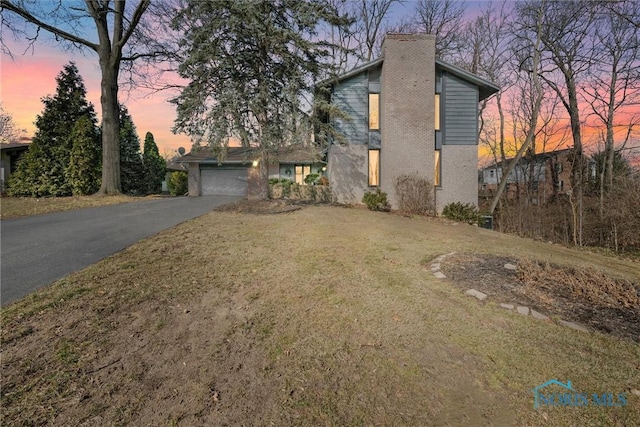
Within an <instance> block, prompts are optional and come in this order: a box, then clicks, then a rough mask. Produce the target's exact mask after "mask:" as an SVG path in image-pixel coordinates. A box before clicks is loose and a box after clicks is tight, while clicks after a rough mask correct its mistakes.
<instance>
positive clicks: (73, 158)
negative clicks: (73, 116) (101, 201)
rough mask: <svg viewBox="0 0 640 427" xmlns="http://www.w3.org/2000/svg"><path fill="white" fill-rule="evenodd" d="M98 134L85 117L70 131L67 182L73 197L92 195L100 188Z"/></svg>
mask: <svg viewBox="0 0 640 427" xmlns="http://www.w3.org/2000/svg"><path fill="white" fill-rule="evenodd" d="M101 148H102V147H101V145H100V132H97V130H96V127H95V125H94V124H93V123H91V121H90V120H89V119H88V118H87V117H80V118H79V119H78V120H77V121H76V123H75V125H74V126H73V130H72V131H71V154H70V158H69V167H68V168H67V182H68V183H69V185H70V186H71V192H72V193H73V195H74V196H83V195H87V194H93V193H95V192H97V191H98V189H99V188H100V175H101V155H102V149H101Z"/></svg>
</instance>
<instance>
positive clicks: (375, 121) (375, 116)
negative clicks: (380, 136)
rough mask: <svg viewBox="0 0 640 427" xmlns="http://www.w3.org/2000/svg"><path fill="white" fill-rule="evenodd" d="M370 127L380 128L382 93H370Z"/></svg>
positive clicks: (372, 128) (373, 128) (371, 128)
mask: <svg viewBox="0 0 640 427" xmlns="http://www.w3.org/2000/svg"><path fill="white" fill-rule="evenodd" d="M369 129H370V130H380V94H379V93H370V94H369Z"/></svg>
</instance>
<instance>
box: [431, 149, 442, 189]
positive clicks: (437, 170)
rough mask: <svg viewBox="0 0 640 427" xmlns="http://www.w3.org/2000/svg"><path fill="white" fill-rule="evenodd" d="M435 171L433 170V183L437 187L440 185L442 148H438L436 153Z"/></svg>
mask: <svg viewBox="0 0 640 427" xmlns="http://www.w3.org/2000/svg"><path fill="white" fill-rule="evenodd" d="M434 166H435V167H434V171H433V185H435V186H436V187H440V185H441V183H440V170H441V169H440V167H441V165H440V150H436V154H435V162H434Z"/></svg>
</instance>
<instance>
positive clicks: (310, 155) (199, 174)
mask: <svg viewBox="0 0 640 427" xmlns="http://www.w3.org/2000/svg"><path fill="white" fill-rule="evenodd" d="M320 157H321V154H320V152H319V151H318V149H317V147H315V146H290V147H282V148H281V149H280V150H279V151H278V152H276V153H273V154H272V155H271V157H270V158H269V159H268V160H267V165H268V176H269V178H276V179H282V178H285V179H289V180H291V181H294V180H295V181H296V182H300V183H301V182H303V181H304V178H305V176H307V175H309V174H313V173H315V174H318V175H321V174H322V173H323V172H322V171H323V164H321V163H319V162H318V159H319V158H320ZM258 158H259V153H258V150H256V149H254V148H242V147H229V148H227V152H226V153H225V155H224V156H220V155H219V153H217V150H214V149H212V148H210V147H200V148H198V149H195V150H192V151H191V152H190V153H188V154H186V155H184V156H182V157H181V158H179V159H178V160H176V162H177V163H179V164H183V165H186V166H187V169H188V180H189V196H192V197H193V196H213V195H226V196H239V197H251V194H250V192H255V191H256V188H257V187H258V186H257V185H256V183H257V178H256V177H257V173H255V172H257V171H258V169H257V168H255V167H254V166H253V165H254V162H255V161H256V160H258ZM250 184H252V185H250ZM256 194H257V193H256Z"/></svg>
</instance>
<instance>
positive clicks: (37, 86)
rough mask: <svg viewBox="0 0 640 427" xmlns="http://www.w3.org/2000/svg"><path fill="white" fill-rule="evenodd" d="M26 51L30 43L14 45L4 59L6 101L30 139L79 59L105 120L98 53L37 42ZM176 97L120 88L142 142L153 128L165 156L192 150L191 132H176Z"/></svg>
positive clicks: (0, 86)
mask: <svg viewBox="0 0 640 427" xmlns="http://www.w3.org/2000/svg"><path fill="white" fill-rule="evenodd" d="M23 52H24V46H20V45H15V44H14V47H12V53H13V54H14V58H13V59H11V58H9V57H8V56H5V55H3V56H1V57H0V62H1V63H0V100H1V102H2V107H3V109H4V110H5V111H6V112H7V113H9V114H10V115H11V116H12V117H13V120H14V122H15V124H16V126H17V127H18V129H25V130H26V136H28V137H32V136H33V134H34V132H35V126H34V122H35V120H36V116H37V115H38V114H41V113H42V110H43V108H44V105H43V104H42V101H41V99H42V98H43V97H45V96H47V95H54V94H55V92H56V80H55V78H56V76H57V75H58V74H59V73H60V72H61V71H62V67H63V66H64V65H66V64H67V63H69V61H74V62H75V64H76V66H77V67H78V70H79V72H80V75H81V76H82V78H83V80H84V84H85V87H86V89H87V99H88V100H89V102H91V103H93V105H94V108H95V109H96V113H97V115H98V120H100V70H99V69H98V58H97V55H95V54H92V53H91V52H87V53H85V54H82V53H80V52H78V51H63V50H61V49H60V48H58V47H55V46H51V45H49V44H47V43H44V42H43V43H37V44H36V45H35V47H34V49H33V50H29V51H27V52H26V53H23ZM172 96H175V93H173V94H171V93H156V94H150V93H149V91H144V90H141V89H140V90H136V91H132V92H127V91H125V90H123V89H120V93H119V99H120V102H121V103H122V104H124V105H126V107H127V109H128V110H129V114H130V115H131V117H132V118H133V122H134V124H135V125H136V128H137V131H138V135H139V137H140V144H141V145H142V144H143V142H144V136H145V134H146V133H147V132H151V133H152V134H153V136H154V139H155V141H156V144H157V145H158V149H159V150H160V154H161V155H164V154H169V155H173V154H174V153H175V152H176V150H177V149H178V147H184V148H185V149H187V151H188V150H189V149H190V148H191V140H190V138H189V137H188V136H186V135H174V134H173V133H172V132H171V127H172V126H173V121H174V120H175V117H176V112H175V107H174V105H172V104H169V102H168V99H169V98H171V97H172ZM141 148H142V147H141Z"/></svg>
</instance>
